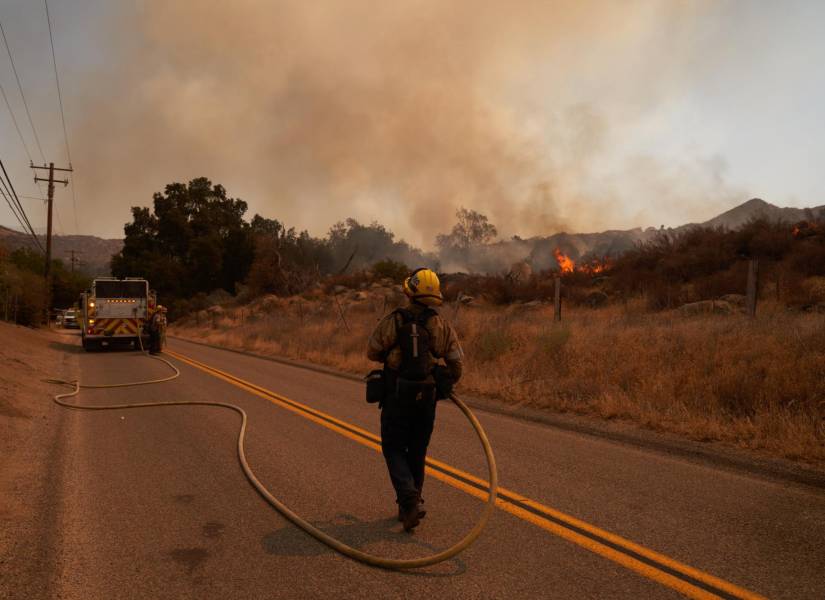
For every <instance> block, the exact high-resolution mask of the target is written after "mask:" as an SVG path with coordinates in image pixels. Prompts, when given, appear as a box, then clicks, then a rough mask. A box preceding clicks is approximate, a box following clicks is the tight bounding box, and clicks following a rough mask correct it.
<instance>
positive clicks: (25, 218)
mask: <svg viewBox="0 0 825 600" xmlns="http://www.w3.org/2000/svg"><path fill="white" fill-rule="evenodd" d="M0 34H2V37H3V43H4V45H5V46H6V53H7V54H8V57H9V63H10V64H11V68H12V72H13V73H14V77H15V80H16V81H17V88H18V90H19V91H20V97H21V98H22V100H23V106H24V108H25V110H26V116H27V117H28V119H29V125H30V126H31V129H32V133H33V134H34V140H35V143H36V144H37V148H38V150H39V151H40V156H41V158H43V160H44V162H45V155H44V154H43V148H42V147H41V145H40V138H39V137H38V135H37V129H36V128H35V126H34V121H33V120H32V116H31V112H30V111H29V104H28V102H27V101H26V94H25V93H24V92H23V85H22V83H21V81H20V75H19V74H18V72H17V66H16V65H15V63H14V57H13V55H12V52H11V46H10V45H9V40H8V38H7V37H6V31H5V29H3V23H2V22H0ZM0 95H2V96H3V101H4V103H5V105H6V108H7V109H8V111H9V115H10V116H11V120H12V123H14V128H15V130H16V131H17V136H18V137H19V138H20V144H21V145H22V146H23V151H24V152H25V153H26V157H27V158H28V159H29V163H34V159H33V158H32V154H31V151H30V150H29V145H28V144H27V143H26V138H25V136H24V135H23V131H22V130H21V129H20V123H19V122H18V121H17V117H16V116H15V114H14V110H13V109H12V107H11V102H10V101H9V98H8V95H7V94H6V90H5V89H4V88H3V86H2V85H1V84H0ZM6 178H7V179H8V175H6ZM8 181H9V185H11V180H10V179H9V180H8ZM36 186H37V189H38V191H39V192H40V197H39V198H38V199H39V200H44V198H43V188H42V187H41V186H40V184H39V183H36ZM12 187H13V186H12ZM7 192H8V194H9V196H10V200H9V199H7V200H6V202H9V201H11V202H13V203H14V204H17V205H19V204H20V198H19V196H18V195H17V193H16V192H15V193H14V194H12V193H11V191H9V190H8V188H7ZM10 208H12V205H11V204H10ZM17 211H19V212H20V213H21V214H22V219H23V222H21V226H22V227H23V230H24V232H25V231H27V230H28V231H30V232H31V235H32V236H33V237H34V240H35V242H37V246H38V247H39V248H40V249H41V250H42V245H41V244H40V241H39V239H38V238H37V235H36V234H35V233H34V230H33V228H32V227H31V223H30V222H29V220H28V216H27V215H26V213H25V210H23V207H22V205H20V206H19V208H18V209H17V210H15V209H14V208H12V212H14V213H15V216H16V217H18V215H17ZM18 221H20V217H18Z"/></svg>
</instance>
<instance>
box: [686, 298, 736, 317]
mask: <svg viewBox="0 0 825 600" xmlns="http://www.w3.org/2000/svg"><path fill="white" fill-rule="evenodd" d="M677 310H678V311H679V312H680V313H682V314H683V315H686V316H690V315H709V314H714V315H730V314H733V313H734V312H736V311H735V308H734V307H733V305H732V304H731V303H730V302H725V301H724V300H701V301H699V302H689V303H688V304H683V305H682V306H680V307H679V308H678V309H677Z"/></svg>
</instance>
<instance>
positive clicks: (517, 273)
mask: <svg viewBox="0 0 825 600" xmlns="http://www.w3.org/2000/svg"><path fill="white" fill-rule="evenodd" d="M532 274H533V269H532V268H531V267H530V265H529V264H527V263H526V262H525V261H521V262H517V263H513V264H512V265H510V271H509V272H508V273H507V279H509V280H510V281H512V282H513V283H524V282H525V281H527V280H528V279H530V276H531V275H532Z"/></svg>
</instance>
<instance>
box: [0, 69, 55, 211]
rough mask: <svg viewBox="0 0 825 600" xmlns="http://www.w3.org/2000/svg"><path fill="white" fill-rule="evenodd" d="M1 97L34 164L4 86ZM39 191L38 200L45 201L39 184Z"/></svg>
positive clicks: (24, 148)
mask: <svg viewBox="0 0 825 600" xmlns="http://www.w3.org/2000/svg"><path fill="white" fill-rule="evenodd" d="M0 95H2V96H3V100H4V102H5V103H6V108H7V109H8V111H9V115H10V116H11V120H12V123H14V128H15V130H17V136H18V137H19V138H20V144H21V145H22V146H23V150H24V151H25V153H26V156H27V157H28V159H29V162H30V163H32V162H34V160H32V154H31V152H29V145H28V144H27V143H26V138H24V137H23V132H22V131H21V130H20V124H19V123H18V122H17V117H15V116H14V111H13V110H12V108H11V103H10V102H9V98H8V96H7V95H6V90H5V89H3V85H2V84H0ZM37 189H38V190H39V191H40V197H39V198H38V200H44V201H45V198H43V188H42V187H40V184H39V183H38V184H37ZM25 197H26V196H24V198H25Z"/></svg>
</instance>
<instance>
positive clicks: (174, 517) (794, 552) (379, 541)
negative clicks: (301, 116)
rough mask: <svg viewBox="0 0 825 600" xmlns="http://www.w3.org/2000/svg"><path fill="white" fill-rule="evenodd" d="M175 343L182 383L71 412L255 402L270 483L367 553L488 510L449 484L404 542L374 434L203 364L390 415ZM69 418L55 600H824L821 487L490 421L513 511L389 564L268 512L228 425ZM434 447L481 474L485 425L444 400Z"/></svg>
mask: <svg viewBox="0 0 825 600" xmlns="http://www.w3.org/2000/svg"><path fill="white" fill-rule="evenodd" d="M170 350H171V351H172V353H175V354H177V356H178V358H170V360H172V361H173V362H175V364H177V365H178V366H179V368H180V369H181V372H182V375H181V377H180V378H179V379H177V380H175V381H172V382H169V383H164V384H160V385H154V386H146V387H140V388H124V389H116V390H90V391H84V392H83V393H82V394H81V395H80V396H79V397H78V398H77V399H76V401H77V402H78V403H84V404H110V403H129V402H147V401H173V400H218V401H223V402H231V403H234V404H237V405H239V406H241V407H243V408H244V409H245V410H246V411H247V412H248V414H249V418H250V424H249V431H248V434H247V457H248V460H249V462H250V464H251V466H252V468H253V469H254V470H255V472H256V473H257V475H258V477H259V478H260V479H261V480H262V481H263V482H264V483H265V484H266V485H267V486H268V487H269V489H270V490H271V491H272V492H273V493H274V494H275V496H277V497H278V498H280V499H281V500H283V501H284V502H286V503H287V504H288V505H289V506H290V507H292V508H293V509H294V510H295V511H297V512H298V513H300V514H301V515H303V516H304V517H305V518H306V519H308V520H309V521H311V522H313V523H314V524H316V525H317V526H319V527H321V528H323V529H324V530H325V531H327V532H329V533H331V534H333V535H335V536H337V537H339V538H341V539H342V540H344V541H346V542H348V543H350V544H352V545H355V546H357V547H359V548H361V549H363V550H365V551H369V552H372V553H376V554H382V555H387V556H392V557H413V556H418V555H421V554H425V553H427V554H428V553H432V552H434V551H435V550H438V549H442V548H444V547H446V546H448V545H451V544H452V543H453V542H454V541H455V540H457V539H459V538H460V537H461V536H463V535H464V534H465V533H466V532H467V531H468V530H469V529H470V527H471V526H472V525H473V523H474V521H475V519H476V517H477V516H478V515H479V513H480V511H481V508H482V501H481V500H480V499H479V498H478V496H479V495H481V494H480V492H478V489H477V488H478V485H475V484H473V482H472V480H471V479H467V478H462V476H460V475H457V476H452V475H445V474H443V472H439V473H437V474H438V475H439V477H440V479H437V478H436V477H429V478H428V481H427V484H426V487H425V493H424V496H425V498H426V505H427V507H428V510H429V513H428V515H427V517H426V518H425V519H424V521H423V524H422V526H421V527H420V528H419V529H418V530H416V532H415V533H414V534H413V535H408V534H404V533H403V532H401V531H400V525H399V524H398V523H397V522H396V521H395V505H394V503H393V496H392V490H391V486H390V483H389V479H388V476H387V474H386V471H385V467H384V464H383V459H382V457H381V455H380V454H379V453H378V452H376V451H375V450H374V449H373V448H371V447H370V445H369V439H368V437H364V435H354V434H350V435H344V434H342V433H341V431H339V430H335V429H333V428H330V427H327V426H324V425H323V424H321V423H318V422H317V421H314V420H310V419H308V418H307V417H306V415H305V414H304V413H302V411H301V409H300V408H299V409H296V410H287V409H285V408H284V407H283V406H282V405H281V404H279V403H278V401H277V400H276V399H275V398H272V397H268V396H267V394H266V393H264V394H258V395H255V394H252V393H250V392H249V389H248V388H244V386H243V384H240V383H238V382H237V381H234V382H233V381H227V380H226V378H220V377H216V376H215V374H214V372H209V371H208V370H204V369H203V368H198V367H196V366H193V365H192V364H191V361H197V362H199V363H202V364H203V365H208V366H210V367H214V368H217V369H220V370H221V371H224V372H226V373H228V374H230V375H232V376H234V377H237V378H240V379H241V380H244V381H247V382H251V383H253V384H255V385H257V386H260V387H261V388H263V389H265V390H271V391H273V392H275V393H277V394H279V395H281V396H284V397H286V398H288V399H290V400H293V401H295V402H298V403H300V404H302V405H306V406H309V407H312V408H314V409H317V410H320V411H322V412H323V413H324V414H326V415H330V416H332V417H334V418H336V419H339V420H341V421H344V422H346V423H347V424H351V425H354V426H356V427H358V428H361V429H363V430H366V432H371V434H372V435H377V434H378V411H377V410H376V408H375V407H374V406H371V405H367V404H366V403H364V401H363V399H362V394H363V391H362V387H361V386H360V385H359V384H358V383H355V382H352V381H348V380H344V379H341V378H337V377H334V376H331V375H325V374H320V373H316V372H311V371H307V370H304V369H300V368H296V367H292V366H287V365H281V364H278V363H274V362H271V361H267V360H263V359H259V358H254V357H249V356H245V355H241V354H238V353H234V352H228V351H222V350H216V349H211V348H206V347H203V346H199V345H195V344H191V343H186V342H181V341H177V340H172V341H171V344H170ZM66 351H67V352H78V353H79V356H78V358H79V361H80V373H81V378H82V380H83V382H84V383H116V382H122V381H129V380H135V379H146V378H152V377H160V376H163V375H165V374H166V370H167V367H166V366H165V365H163V364H161V363H159V362H157V361H153V360H150V359H148V358H146V357H144V356H141V355H140V354H137V353H134V352H109V353H92V354H86V353H83V352H82V351H80V350H79V343H78V346H77V347H74V346H67V347H66ZM183 357H186V358H187V359H188V360H184V358H183ZM54 410H55V411H60V412H61V414H60V415H59V418H60V419H61V423H60V440H59V442H58V447H59V452H57V456H59V457H60V458H59V464H58V465H56V466H55V468H54V469H52V471H50V472H51V473H53V477H54V479H55V481H54V482H53V486H51V487H52V490H53V491H52V498H51V503H52V505H53V506H54V511H53V512H54V514H53V515H52V516H51V517H50V525H49V527H48V528H47V529H48V535H49V540H48V543H47V544H46V546H47V547H48V548H50V549H51V551H52V552H53V553H54V560H53V561H52V562H51V564H53V568H54V573H52V574H49V575H48V577H49V580H50V584H49V592H48V593H49V594H50V595H51V597H55V598H63V599H74V598H77V599H80V598H83V599H97V598H101V599H102V598H106V599H109V598H119V599H127V598H198V599H206V598H320V597H324V598H326V597H337V598H370V599H374V598H599V599H607V598H678V597H684V596H685V595H687V596H692V597H697V598H705V597H707V598H714V597H728V598H743V597H745V598H748V597H758V595H763V596H766V597H770V598H793V599H802V598H811V599H818V600H821V599H822V598H825V493H823V491H821V490H816V489H813V488H809V487H802V486H796V485H791V484H782V483H777V482H773V481H769V480H763V479H760V478H756V477H751V476H746V475H742V474H737V473H732V472H729V471H725V470H717V469H715V468H712V467H710V466H707V465H702V464H695V463H692V462H689V461H687V460H682V459H678V458H674V457H671V456H665V455H662V454H660V453H657V452H654V451H645V450H640V449H638V448H629V447H625V446H622V445H620V444H617V443H615V442H610V441H605V440H601V439H598V438H594V437H592V436H586V435H579V434H574V433H570V432H566V431H561V430H557V429H554V428H552V427H549V426H546V425H540V424H535V423H530V422H525V421H521V420H517V419H514V418H511V417H507V416H501V415H495V414H489V413H483V412H482V413H480V414H479V415H478V416H479V418H480V420H481V422H482V424H483V425H484V427H485V428H486V430H487V432H488V434H489V436H490V439H491V441H492V444H493V447H494V449H495V452H496V458H497V460H498V463H499V473H500V482H501V485H502V486H503V487H504V488H505V490H506V491H505V493H504V494H503V500H502V503H501V505H500V506H501V510H497V511H496V513H495V515H494V517H493V519H492V520H491V522H490V525H489V526H488V528H487V530H486V531H485V532H484V533H483V535H482V537H481V538H480V539H479V540H478V541H477V543H476V544H475V545H474V546H473V547H471V548H470V549H468V550H467V551H466V552H464V553H463V554H461V555H460V556H459V557H457V558H456V559H453V560H451V561H449V562H446V563H443V564H441V565H438V566H435V567H431V568H428V569H425V570H422V571H417V572H404V573H401V572H390V571H384V570H379V569H375V568H370V567H366V566H362V565H360V564H357V563H355V562H353V561H352V560H349V559H346V558H343V557H341V556H338V555H337V554H335V553H334V552H333V551H331V550H329V549H328V548H326V547H325V546H323V545H321V544H320V543H318V542H316V541H315V540H313V539H311V538H309V537H307V536H306V534H304V533H303V532H301V531H299V530H298V529H296V528H295V527H294V526H293V525H291V524H290V523H288V522H287V521H286V520H285V519H283V518H282V517H281V516H280V515H279V514H278V513H276V512H275V511H274V510H273V509H272V508H270V507H269V505H268V504H266V503H265V501H264V500H263V499H262V498H261V497H260V496H259V495H258V494H257V493H256V492H255V490H254V489H253V488H252V487H251V486H250V485H249V483H248V482H247V481H246V479H245V478H244V476H243V474H242V472H241V470H240V468H239V465H238V460H237V455H236V447H235V445H236V439H237V430H238V426H239V421H240V419H239V417H238V415H237V414H235V413H233V412H231V411H228V410H224V409H220V408H213V407H168V408H150V409H136V410H114V411H106V412H81V411H70V410H65V409H61V408H59V407H56V406H55V407H54ZM368 435H369V434H368ZM430 454H431V456H432V457H434V458H436V459H438V460H440V461H443V463H446V464H447V465H449V466H450V468H455V469H459V470H461V471H465V472H467V473H470V474H472V475H475V476H478V477H482V478H483V477H484V474H485V472H486V471H485V463H484V457H483V454H482V451H481V448H480V446H479V444H478V442H477V441H476V440H475V438H474V435H473V433H472V430H471V429H470V426H469V424H468V423H467V422H466V421H465V420H464V418H463V416H462V415H461V413H460V412H459V411H458V409H457V408H455V407H454V406H451V405H449V404H445V403H442V404H441V405H440V406H439V413H438V418H437V425H436V430H435V433H434V435H433V443H432V446H431V453H430ZM44 576H45V574H44Z"/></svg>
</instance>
